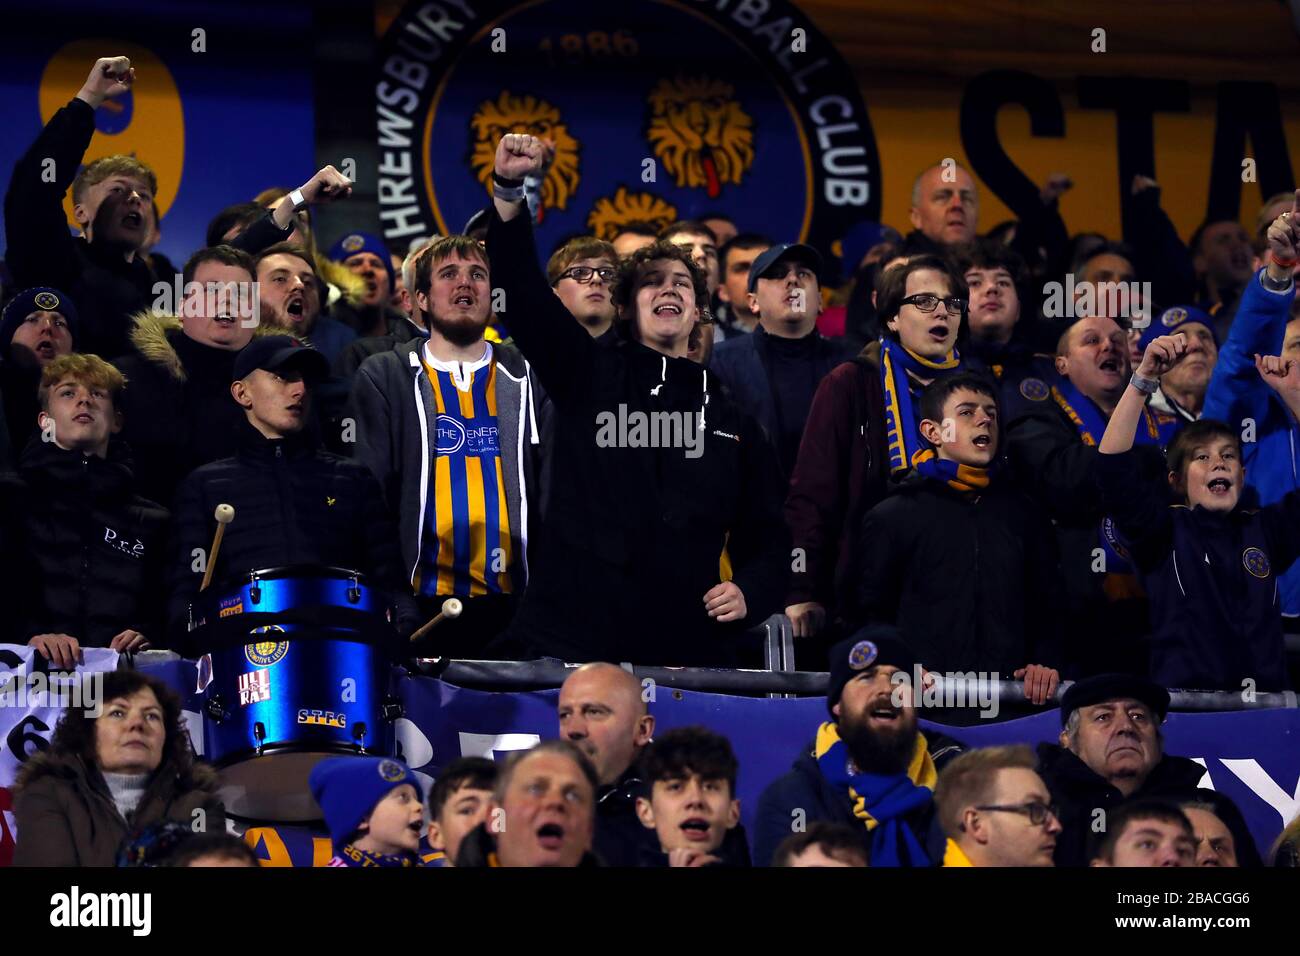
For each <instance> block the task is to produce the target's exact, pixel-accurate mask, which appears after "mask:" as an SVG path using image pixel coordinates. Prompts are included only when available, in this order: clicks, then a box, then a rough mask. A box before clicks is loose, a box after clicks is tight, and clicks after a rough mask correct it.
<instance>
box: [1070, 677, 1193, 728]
mask: <svg viewBox="0 0 1300 956" xmlns="http://www.w3.org/2000/svg"><path fill="white" fill-rule="evenodd" d="M1126 697H1127V698H1131V699H1133V700H1140V701H1141V702H1142V703H1144V704H1146V705H1147V706H1148V707H1150V708H1151V709H1152V711H1154V712H1155V714H1156V716H1157V717H1159V719H1160V720H1164V719H1165V716H1166V715H1167V714H1168V713H1169V691H1167V690H1165V689H1164V688H1163V687H1161V686H1160V685H1159V684H1157V683H1154V682H1153V681H1149V680H1147V679H1146V678H1145V677H1135V676H1133V675H1132V674H1097V675H1095V676H1093V677H1085V678H1084V679H1083V680H1077V681H1075V682H1074V683H1073V684H1071V685H1070V687H1069V689H1068V690H1067V691H1066V692H1065V693H1064V694H1063V695H1061V726H1062V727H1064V726H1065V724H1066V722H1067V721H1068V720H1069V719H1070V714H1072V713H1074V712H1075V711H1076V710H1078V709H1079V708H1080V707H1091V706H1092V705H1093V704H1100V703H1104V702H1105V701H1108V700H1120V699H1122V698H1126Z"/></svg>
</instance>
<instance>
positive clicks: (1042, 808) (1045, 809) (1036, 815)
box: [975, 803, 1061, 827]
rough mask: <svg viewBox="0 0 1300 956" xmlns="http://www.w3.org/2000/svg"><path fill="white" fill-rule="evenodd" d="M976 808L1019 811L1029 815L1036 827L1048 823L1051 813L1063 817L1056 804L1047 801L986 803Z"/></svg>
mask: <svg viewBox="0 0 1300 956" xmlns="http://www.w3.org/2000/svg"><path fill="white" fill-rule="evenodd" d="M975 809H976V810H997V811H999V812H1000V813H1019V814H1021V815H1022V816H1026V817H1029V822H1030V824H1031V825H1032V826H1036V827H1041V826H1042V825H1043V824H1044V823H1046V822H1047V818H1048V816H1049V815H1050V816H1052V817H1054V818H1056V819H1057V820H1059V819H1061V814H1060V813H1059V811H1058V809H1057V807H1056V806H1055V804H1047V803H1018V804H1015V805H1014V806H992V805H985V806H979V807H976V808H975Z"/></svg>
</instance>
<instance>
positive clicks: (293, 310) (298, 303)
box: [284, 294, 304, 322]
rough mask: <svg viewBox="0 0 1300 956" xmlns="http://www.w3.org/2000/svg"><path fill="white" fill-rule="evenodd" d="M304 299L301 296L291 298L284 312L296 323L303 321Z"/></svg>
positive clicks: (295, 295) (296, 295)
mask: <svg viewBox="0 0 1300 956" xmlns="http://www.w3.org/2000/svg"><path fill="white" fill-rule="evenodd" d="M303 306H304V302H303V297H302V296H301V295H299V294H294V295H291V296H289V301H288V302H287V303H285V306H284V311H285V312H286V313H287V314H288V316H289V318H290V319H292V320H293V321H294V322H301V321H302V311H303Z"/></svg>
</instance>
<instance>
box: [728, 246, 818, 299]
mask: <svg viewBox="0 0 1300 956" xmlns="http://www.w3.org/2000/svg"><path fill="white" fill-rule="evenodd" d="M782 259H802V260H804V261H805V262H807V263H808V265H810V266H812V267H813V271H814V272H816V273H818V274H820V273H821V271H822V254H821V253H820V252H818V251H817V250H816V249H814V248H813V247H812V246H809V245H805V244H804V243H802V242H783V243H781V244H780V245H777V246H773V247H772V248H771V249H768V250H767V251H766V252H764V253H763V254H762V255H761V256H759V257H758V258H757V259H755V260H754V264H753V265H752V266H750V267H749V285H748V286H746V288H748V289H749V291H750V292H753V291H754V290H755V289H757V288H758V280H759V279H761V278H763V273H765V272H767V270H769V269H771V268H772V267H773V266H774V265H776V264H777V263H778V262H780V261H781V260H782Z"/></svg>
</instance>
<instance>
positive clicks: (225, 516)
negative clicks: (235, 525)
mask: <svg viewBox="0 0 1300 956" xmlns="http://www.w3.org/2000/svg"><path fill="white" fill-rule="evenodd" d="M216 518H217V523H218V524H230V522H232V521H234V520H235V509H234V508H233V507H232V506H231V505H217V513H216Z"/></svg>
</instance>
